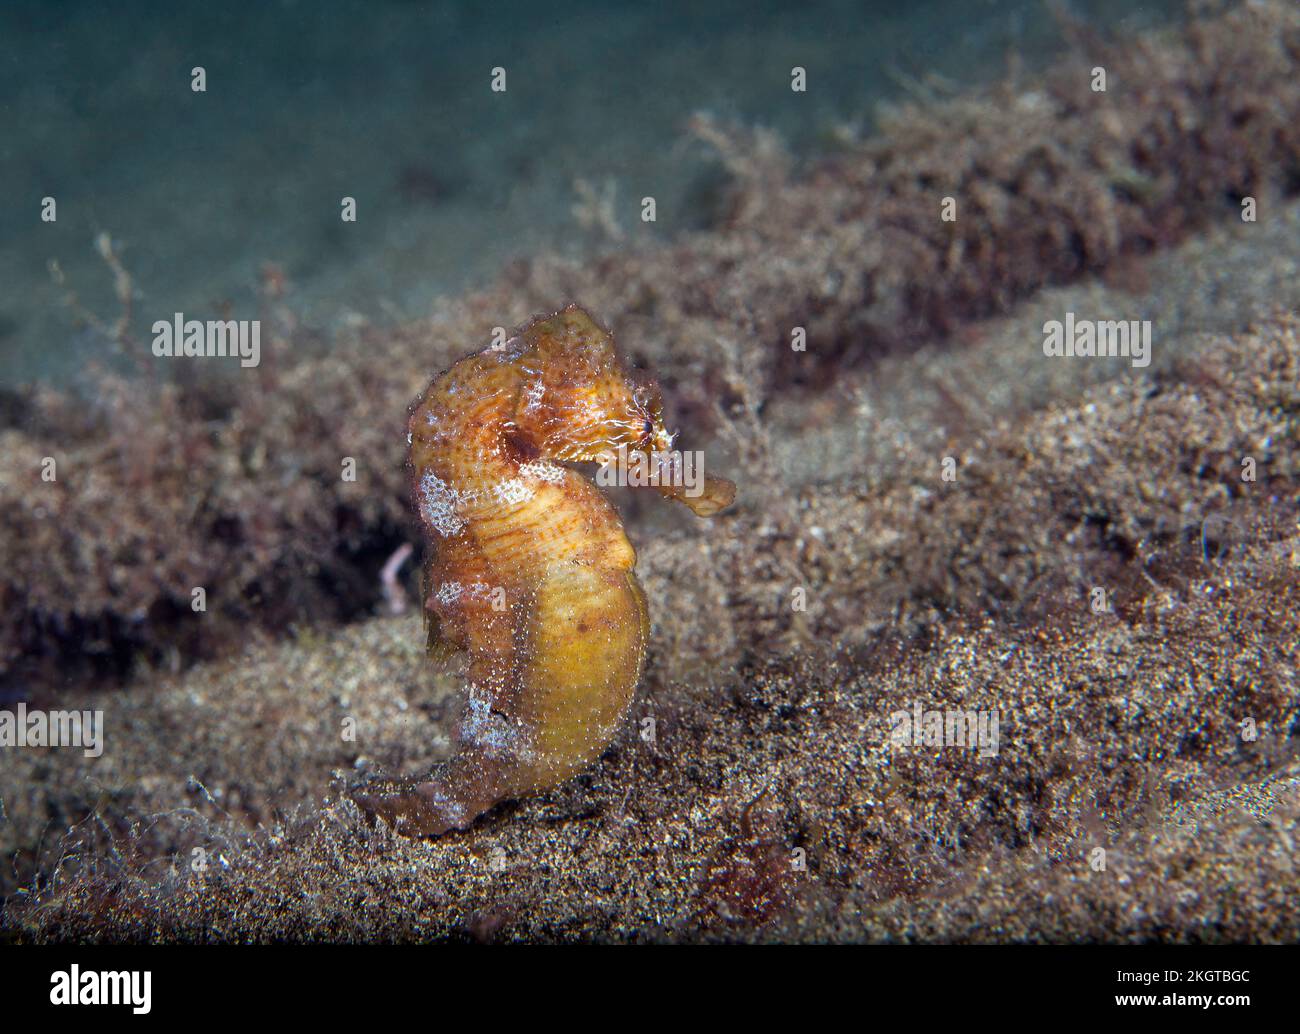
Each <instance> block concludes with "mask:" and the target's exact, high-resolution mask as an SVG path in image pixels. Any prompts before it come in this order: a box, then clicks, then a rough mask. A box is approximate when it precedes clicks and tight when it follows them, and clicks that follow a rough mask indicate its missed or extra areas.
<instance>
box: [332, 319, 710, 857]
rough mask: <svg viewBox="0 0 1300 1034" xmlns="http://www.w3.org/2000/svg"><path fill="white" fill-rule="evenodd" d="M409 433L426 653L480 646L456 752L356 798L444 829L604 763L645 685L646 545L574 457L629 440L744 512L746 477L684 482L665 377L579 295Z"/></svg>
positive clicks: (706, 494) (415, 411)
mask: <svg viewBox="0 0 1300 1034" xmlns="http://www.w3.org/2000/svg"><path fill="white" fill-rule="evenodd" d="M408 430H409V435H408V440H409V442H410V446H411V449H410V461H409V466H410V471H411V479H412V491H413V494H414V502H415V505H416V509H417V510H418V512H419V515H420V521H421V523H422V525H423V528H424V532H425V535H426V539H427V541H428V544H429V546H430V547H431V548H430V554H431V555H430V557H429V564H428V569H427V581H426V585H427V586H428V599H427V600H426V602H425V607H426V612H427V617H428V621H429V626H430V629H429V649H430V653H431V654H434V655H442V656H446V655H450V654H451V653H454V652H457V651H459V650H465V651H466V652H467V653H468V656H469V667H468V677H469V693H468V702H467V706H466V708H465V711H464V714H463V717H462V719H461V721H460V725H459V728H458V730H457V739H458V741H459V742H458V750H457V753H456V754H455V755H454V756H453V757H452V758H451V759H450V760H448V761H445V762H442V763H441V764H439V765H437V766H436V767H435V768H434V770H433V771H432V772H431V773H430V774H428V775H427V776H424V777H423V778H416V779H395V780H394V779H389V780H372V781H370V782H367V783H363V784H361V785H360V786H359V787H357V788H355V789H354V790H353V792H352V797H353V799H354V800H355V801H357V803H358V804H359V805H360V806H361V807H362V809H363V810H364V811H366V812H367V813H368V814H370V815H372V816H378V817H381V818H383V819H384V820H385V821H387V822H388V823H389V824H390V825H391V826H393V827H394V828H395V829H396V830H398V831H399V832H402V833H406V834H409V835H423V836H437V835H440V834H442V833H445V832H447V831H448V830H451V829H464V828H465V827H467V826H468V825H469V824H470V823H471V822H473V821H474V819H475V818H477V817H478V816H479V815H481V814H482V813H483V812H485V811H487V810H488V809H489V808H491V807H492V806H493V805H495V804H497V803H498V802H500V801H504V800H509V799H512V798H516V797H522V796H526V795H529V794H535V793H538V792H541V791H543V790H546V789H549V788H551V787H554V786H557V785H559V784H560V783H562V782H564V781H565V780H567V779H569V778H570V777H571V776H573V775H575V774H576V773H578V772H579V771H581V770H582V769H584V768H585V767H587V766H588V765H589V764H591V763H592V762H593V761H595V760H596V758H598V757H599V756H600V754H601V752H602V751H603V750H604V749H605V747H606V746H607V745H608V744H609V742H610V740H611V739H612V737H613V735H614V732H615V730H616V728H617V726H618V723H619V721H620V719H621V718H622V717H623V715H624V714H625V712H626V711H627V709H628V706H629V704H630V703H631V700H632V696H633V694H634V692H635V691H636V686H637V683H638V682H639V681H640V678H641V669H642V664H643V662H644V659H645V649H646V641H647V639H648V637H649V631H650V621H649V615H648V613H647V610H646V600H645V595H644V593H643V592H642V590H641V586H640V584H639V583H638V582H637V579H636V575H635V573H634V570H633V568H634V566H635V564H636V553H635V552H634V551H633V549H632V545H631V543H629V542H628V539H627V535H626V534H624V532H623V526H622V524H621V522H620V521H619V518H618V514H617V512H616V511H615V510H614V508H613V506H611V505H610V503H609V501H608V500H607V499H606V498H605V497H604V495H603V494H602V493H601V491H600V490H599V489H598V488H597V487H596V486H595V485H594V484H592V482H591V481H590V480H588V479H587V478H586V477H584V476H583V475H581V474H580V473H578V472H577V471H575V470H571V469H569V468H568V467H567V466H563V464H568V463H583V462H606V461H608V460H610V459H611V458H612V457H613V456H614V455H615V454H617V453H618V452H619V451H620V450H627V452H624V455H625V456H626V455H628V454H632V455H639V456H640V457H641V458H643V460H644V461H645V462H647V463H652V464H653V470H654V471H655V473H656V474H657V475H658V476H657V477H654V478H651V479H650V480H652V481H657V482H659V483H658V484H655V485H653V487H655V488H656V489H657V490H658V491H659V492H661V493H662V494H663V495H665V496H667V497H668V498H670V499H676V500H678V501H680V502H682V503H685V504H686V505H687V506H689V507H690V508H691V509H692V510H693V511H694V512H695V513H696V514H697V515H698V516H701V517H711V516H713V515H714V514H716V513H718V512H719V511H720V510H722V509H724V508H725V507H727V506H729V505H730V504H731V502H732V500H733V499H734V497H735V485H734V484H732V483H731V482H730V481H727V480H725V479H722V478H713V477H705V478H703V479H702V480H697V481H695V483H694V485H693V487H692V486H691V485H688V484H683V483H682V482H683V480H684V479H683V478H682V477H681V476H680V471H681V469H682V465H681V464H680V463H679V462H675V461H673V460H672V459H671V457H673V456H676V455H678V454H676V453H674V452H673V450H672V441H673V436H672V435H670V434H669V433H668V431H667V429H666V428H665V427H664V420H663V409H662V403H661V400H660V395H659V391H658V389H657V387H656V386H655V385H654V384H653V382H650V381H648V380H642V379H638V378H635V377H634V376H633V375H630V374H629V373H628V371H627V370H626V369H625V367H624V366H623V364H622V362H621V361H620V360H619V357H618V354H617V352H616V351H615V348H614V341H613V338H612V336H611V335H610V333H609V332H608V331H606V330H605V329H603V328H602V327H600V326H599V325H598V324H597V323H596V321H595V320H594V319H592V317H591V316H590V315H588V314H587V312H586V311H584V310H583V309H581V308H580V307H578V306H576V305H569V306H567V307H566V308H564V309H561V310H560V311H559V312H557V313H554V314H553V315H550V316H542V317H538V318H536V319H534V320H532V321H531V322H529V323H527V324H525V325H524V326H523V327H522V328H520V329H519V330H518V331H517V332H516V333H515V335H514V336H513V337H511V338H510V339H508V340H506V341H505V342H503V343H501V344H499V345H495V346H493V347H489V348H487V349H485V350H484V351H482V352H478V353H475V354H474V355H470V356H467V357H466V358H464V359H462V360H460V361H459V362H458V363H456V364H455V365H454V366H452V368H451V369H450V370H448V371H447V372H446V373H443V374H442V375H441V376H439V377H437V378H435V379H434V381H433V382H432V383H431V384H430V385H429V387H428V388H427V389H426V391H425V393H424V394H423V395H422V396H421V397H420V398H419V399H417V400H416V401H415V403H414V404H413V405H412V407H411V412H410V421H409V424H408ZM674 471H677V472H679V476H677V477H673V476H672V474H673V472H674ZM642 480H644V479H642ZM685 480H689V479H685Z"/></svg>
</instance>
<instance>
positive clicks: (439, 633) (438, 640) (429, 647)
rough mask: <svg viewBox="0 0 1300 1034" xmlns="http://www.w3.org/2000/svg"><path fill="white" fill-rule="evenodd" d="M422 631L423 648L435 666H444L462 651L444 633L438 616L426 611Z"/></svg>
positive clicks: (459, 646)
mask: <svg viewBox="0 0 1300 1034" xmlns="http://www.w3.org/2000/svg"><path fill="white" fill-rule="evenodd" d="M424 629H425V632H426V636H425V642H424V648H425V650H426V652H427V653H428V654H429V658H430V659H431V660H432V661H433V662H434V663H435V664H446V663H447V662H448V661H450V660H451V659H452V658H453V657H455V656H456V654H458V653H460V651H461V650H462V649H464V647H462V646H461V645H460V644H459V643H457V642H456V641H455V640H453V639H452V638H451V637H450V636H448V635H446V634H445V633H444V631H443V627H442V622H441V621H439V620H438V616H437V615H436V614H430V613H429V611H428V610H427V609H426V610H425V612H424Z"/></svg>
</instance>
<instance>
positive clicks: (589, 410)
mask: <svg viewBox="0 0 1300 1034" xmlns="http://www.w3.org/2000/svg"><path fill="white" fill-rule="evenodd" d="M519 336H520V341H519V346H520V348H521V351H520V352H519V353H518V358H517V359H516V360H515V362H516V364H517V366H518V368H519V369H520V371H521V374H522V377H523V382H522V384H521V385H520V394H519V404H518V407H517V408H516V412H515V417H514V425H515V433H516V436H517V437H518V438H519V439H522V440H523V441H524V442H527V443H531V445H532V447H533V448H535V449H536V450H537V452H538V453H539V454H540V455H542V456H544V457H546V458H548V459H554V460H559V461H561V462H577V463H580V462H592V461H597V462H598V461H601V460H602V459H604V458H605V457H607V456H608V455H610V454H612V453H614V452H616V451H617V450H618V449H619V448H620V447H623V448H626V449H640V450H645V451H647V452H650V451H656V450H660V451H667V450H668V449H670V448H671V447H672V435H671V434H669V433H668V431H667V429H666V428H665V427H664V418H663V403H662V401H661V398H660V393H659V388H658V386H657V385H656V384H655V383H654V382H653V381H652V380H651V379H650V378H648V377H645V376H643V375H639V374H636V373H633V372H632V371H629V370H628V369H627V368H626V367H625V366H624V365H623V362H622V360H621V359H620V358H619V356H618V353H617V352H616V351H615V348H614V339H613V337H612V336H611V335H610V333H609V331H607V330H605V329H604V328H603V327H601V326H600V325H599V324H598V323H597V322H596V321H595V320H594V319H592V317H591V316H590V315H589V314H588V313H587V312H586V311H585V310H584V309H582V308H580V307H579V306H577V305H570V306H567V307H566V308H564V309H561V310H560V311H559V312H557V313H556V314H555V315H554V316H550V317H547V318H545V319H542V320H536V321H534V322H533V323H530V324H529V325H528V326H527V327H526V328H525V329H524V330H523V331H521V332H520V335H519Z"/></svg>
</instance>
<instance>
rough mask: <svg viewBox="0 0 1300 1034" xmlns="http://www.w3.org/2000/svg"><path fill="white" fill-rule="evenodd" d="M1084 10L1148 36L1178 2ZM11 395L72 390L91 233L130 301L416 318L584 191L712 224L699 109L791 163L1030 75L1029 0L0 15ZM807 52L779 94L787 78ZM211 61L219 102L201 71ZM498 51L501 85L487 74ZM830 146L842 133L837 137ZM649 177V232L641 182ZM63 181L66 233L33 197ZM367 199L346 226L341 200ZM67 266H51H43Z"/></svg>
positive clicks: (1032, 14) (0, 365)
mask: <svg viewBox="0 0 1300 1034" xmlns="http://www.w3.org/2000/svg"><path fill="white" fill-rule="evenodd" d="M1070 10H1071V11H1072V12H1074V13H1075V14H1076V15H1077V16H1079V17H1081V18H1090V19H1095V20H1097V21H1099V22H1102V23H1105V24H1108V25H1110V26H1111V27H1112V28H1119V27H1120V26H1123V27H1124V30H1125V31H1137V30H1138V29H1140V28H1142V27H1144V26H1150V25H1153V24H1159V23H1161V22H1163V21H1166V20H1168V19H1170V18H1174V17H1177V15H1178V14H1179V13H1180V12H1181V10H1182V5H1181V4H1180V3H1178V2H1176V0H1161V2H1156V3H1151V2H1148V3H1142V4H1131V3H1125V2H1123V0H1086V2H1083V3H1076V4H1072V5H1071V7H1070ZM0 40H2V41H3V48H4V49H3V60H2V61H0V98H2V100H0V120H3V122H2V124H3V127H4V132H3V133H2V134H0V157H2V158H3V161H2V162H0V188H3V190H4V196H5V197H6V199H8V203H6V204H5V205H4V206H3V207H0V240H3V242H4V246H3V248H0V282H2V283H4V285H5V290H4V295H3V299H4V300H3V309H0V383H7V384H14V383H17V382H21V381H27V380H31V379H34V378H54V379H58V380H64V379H66V378H68V377H71V376H75V373H76V372H77V370H78V369H79V367H80V365H81V364H83V363H84V362H86V361H87V360H90V359H104V358H105V353H106V352H111V348H110V346H109V345H108V344H107V343H106V342H104V341H102V340H99V339H98V338H97V336H96V335H95V334H94V332H93V331H91V330H87V329H86V328H85V327H84V326H80V327H79V326H78V321H77V319H76V314H75V313H74V312H71V311H70V310H69V309H68V307H67V306H66V305H64V304H63V303H62V300H63V298H64V296H65V294H66V292H67V291H68V290H69V289H71V290H73V291H75V293H76V295H77V297H78V299H79V301H80V302H81V303H82V304H83V305H84V306H85V307H86V308H87V309H89V310H91V311H93V312H99V313H102V312H105V311H107V310H110V309H112V308H113V307H114V305H115V302H114V295H113V284H112V280H111V276H110V275H109V274H108V272H107V271H106V270H105V268H104V266H103V263H102V262H101V260H100V259H99V257H98V255H97V254H96V251H95V248H94V241H95V239H96V237H97V236H98V235H99V234H101V233H107V234H109V235H110V236H111V237H112V238H113V239H114V241H115V242H116V243H117V245H118V247H119V248H120V249H121V257H122V258H123V260H124V261H125V263H126V265H127V267H128V268H129V270H130V272H131V275H132V277H133V279H134V285H135V289H136V291H137V293H138V296H139V297H138V298H137V305H138V308H139V310H140V312H141V315H142V317H143V315H145V314H147V315H149V316H150V319H149V321H148V322H150V323H151V322H152V319H153V318H154V315H155V313H156V314H157V316H159V317H162V318H166V317H167V316H169V315H170V314H171V313H172V312H175V311H183V312H188V313H193V314H195V315H198V314H200V313H215V312H218V311H226V310H227V309H228V310H229V311H231V312H233V313H235V314H238V315H246V314H247V313H248V311H249V310H250V309H251V308H252V307H253V305H254V302H255V300H256V297H257V292H258V289H259V286H260V284H261V283H262V278H263V276H264V272H265V267H267V265H268V264H270V265H273V266H274V267H276V268H277V269H278V271H279V272H280V273H282V274H283V276H284V277H285V278H286V279H287V281H288V283H289V284H290V285H291V286H292V290H293V301H294V306H295V309H296V311H297V312H298V313H299V314H300V316H301V318H302V319H303V320H304V321H306V322H308V323H309V324H310V325H311V326H312V327H314V328H318V329H319V330H321V331H322V332H325V333H327V334H328V333H329V332H331V331H334V330H337V328H338V327H340V326H341V325H345V324H346V323H347V322H348V321H349V320H351V321H355V320H357V319H365V320H369V321H381V322H394V321H397V320H401V319H403V318H406V319H410V318H416V317H419V316H422V315H424V314H425V313H426V312H427V311H428V308H429V305H430V300H431V299H432V298H433V297H436V296H437V295H440V294H445V293H448V292H454V291H458V290H461V289H463V288H465V287H467V286H470V285H474V284H482V283H483V282H485V281H486V280H487V279H488V278H489V277H490V276H491V275H493V274H495V273H496V272H498V271H499V270H500V268H501V267H502V265H503V264H504V263H506V262H508V261H509V260H510V259H512V258H516V257H520V256H527V255H531V254H535V253H538V252H547V253H559V254H565V255H580V254H584V253H590V252H591V250H592V249H593V248H594V247H595V246H597V245H600V244H604V243H608V234H607V233H606V232H605V231H602V230H601V229H600V228H594V229H593V228H584V227H583V226H582V225H580V224H579V223H578V221H577V220H576V219H575V217H574V212H573V209H574V206H575V205H576V204H578V203H579V202H580V201H581V200H582V199H583V197H584V196H586V195H584V194H583V192H582V190H583V188H582V187H581V186H579V181H581V183H583V184H586V185H587V187H588V188H589V189H590V190H591V191H594V192H595V193H596V195H597V196H602V194H603V192H604V191H607V190H613V191H614V194H613V201H614V203H615V204H617V205H618V206H620V207H619V208H618V211H617V220H618V222H617V225H618V226H621V228H622V233H623V234H624V235H625V237H624V238H623V239H622V241H621V243H624V244H631V243H635V242H639V241H643V240H644V239H645V238H646V237H654V236H671V235H672V234H674V233H679V232H681V231H683V230H692V229H701V228H705V227H707V226H708V225H709V224H710V222H711V221H712V220H713V219H714V218H715V217H716V214H717V213H716V209H717V206H718V203H719V201H718V194H719V192H720V191H721V190H722V189H723V186H724V184H723V182H722V178H721V176H720V174H719V170H718V165H717V162H716V159H715V158H714V157H713V156H712V155H711V154H709V153H708V151H707V149H706V148H703V147H701V146H700V145H699V144H698V142H692V139H691V138H690V135H689V134H688V133H687V131H686V124H687V122H688V120H689V119H690V118H691V116H692V115H694V114H695V113H696V112H698V111H705V110H707V111H710V112H712V113H713V114H715V115H716V116H718V117H721V118H723V119H725V120H741V121H745V122H758V123H761V124H763V125H765V126H770V127H771V128H773V129H774V130H776V131H778V132H779V133H780V134H781V135H782V137H783V138H784V139H785V140H786V141H787V143H788V145H789V147H790V149H791V151H792V152H793V153H794V154H795V155H796V156H797V157H798V158H799V159H811V158H816V157H818V156H820V155H822V154H825V153H826V152H827V151H829V150H833V149H835V148H836V147H837V146H842V145H843V143H844V141H845V139H847V138H851V136H852V135H853V134H856V133H859V132H861V131H863V130H864V129H869V128H870V126H871V123H872V117H873V116H872V113H873V108H874V105H875V104H876V103H877V102H879V101H882V100H886V99H889V98H896V97H898V96H900V95H902V96H906V95H907V93H908V91H909V90H926V89H937V90H940V91H942V90H944V89H947V88H951V87H952V86H955V85H958V84H963V83H964V84H970V83H979V82H987V81H989V80H991V79H994V78H996V77H997V76H999V75H1001V74H1002V73H1003V72H1004V71H1005V70H1006V67H1007V62H1008V60H1009V55H1010V56H1013V57H1014V58H1015V59H1017V60H1019V61H1022V62H1024V64H1025V65H1026V66H1029V67H1035V66H1037V67H1044V66H1046V65H1047V64H1049V63H1050V61H1051V59H1052V56H1053V55H1054V54H1058V53H1059V52H1060V49H1061V47H1062V46H1063V41H1062V35H1061V31H1060V24H1059V20H1058V19H1055V18H1054V17H1053V15H1052V13H1051V12H1050V10H1049V9H1048V7H1047V6H1046V5H1044V4H1042V3H1040V2H1037V0H996V2H994V0H979V2H954V3H943V2H939V0H925V2H919V3H905V4H895V3H868V2H857V3H851V2H836V3H810V4H798V5H791V4H784V3H779V2H770V0H768V2H748V0H717V2H710V3H704V4H697V3H683V2H670V3H655V4H631V3H628V4H618V3H614V4H610V3H599V2H577V3H559V4H536V3H509V2H506V3H491V4H477V3H428V4H425V3H414V2H400V0H378V2H368V0H367V2H361V0H358V2H356V3H329V4H325V5H323V6H322V5H318V4H310V3H305V2H293V0H273V2H269V3H245V4H229V5H213V4H209V3H202V2H179V3H168V4H154V3H129V2H128V3H113V4H95V3H66V4H48V3H32V2H27V0H18V2H15V3H8V4H5V5H4V8H3V10H0ZM797 64H803V65H805V66H812V67H815V68H816V73H815V80H816V81H815V83H814V88H812V89H810V90H809V91H808V92H807V93H806V94H795V93H793V92H792V91H791V90H790V85H789V77H790V72H789V70H790V68H791V67H792V66H794V65H797ZM195 66H204V67H205V68H207V70H208V72H209V79H208V84H207V90H206V92H204V93H194V92H192V91H191V89H190V72H191V69H192V68H193V67H195ZM497 66H505V67H508V69H509V79H508V83H507V89H506V91H505V92H504V93H493V92H491V91H490V90H489V88H488V86H489V80H490V76H491V70H492V69H493V68H494V67H497ZM837 141H838V144H837ZM645 195H653V196H654V197H655V198H656V200H657V201H658V206H659V212H658V218H657V221H656V223H655V224H654V225H653V226H650V225H645V224H641V223H640V221H639V200H640V198H641V197H642V196H645ZM45 196H53V197H55V198H56V199H57V200H58V202H59V205H60V209H61V211H60V213H59V218H58V221H57V222H56V223H53V224H50V223H44V222H42V221H41V220H40V219H39V218H37V217H36V215H39V200H40V199H41V198H42V197H45ZM344 196H351V197H355V198H357V199H358V207H359V213H358V218H357V220H356V222H355V223H354V224H347V225H345V224H343V223H342V222H341V221H340V220H339V199H340V198H342V197H344ZM51 260H54V261H57V263H58V264H59V267H60V268H61V269H62V271H63V274H64V280H63V282H62V283H60V284H55V283H54V282H52V278H51V274H50V270H49V262H50V261H51Z"/></svg>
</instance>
